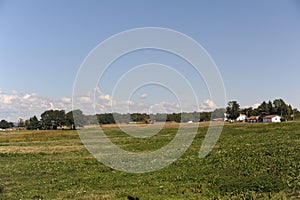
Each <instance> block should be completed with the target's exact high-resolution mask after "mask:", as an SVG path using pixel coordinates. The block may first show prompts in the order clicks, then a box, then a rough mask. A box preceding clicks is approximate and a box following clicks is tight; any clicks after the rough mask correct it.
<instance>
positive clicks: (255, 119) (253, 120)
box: [247, 116, 259, 122]
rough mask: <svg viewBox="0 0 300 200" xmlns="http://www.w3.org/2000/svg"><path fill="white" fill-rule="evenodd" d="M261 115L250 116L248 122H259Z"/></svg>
mask: <svg viewBox="0 0 300 200" xmlns="http://www.w3.org/2000/svg"><path fill="white" fill-rule="evenodd" d="M258 120H259V116H250V117H248V118H247V121H248V122H258Z"/></svg>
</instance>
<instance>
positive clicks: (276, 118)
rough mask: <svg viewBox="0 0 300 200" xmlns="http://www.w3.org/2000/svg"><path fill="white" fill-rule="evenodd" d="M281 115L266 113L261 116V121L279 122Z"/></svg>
mask: <svg viewBox="0 0 300 200" xmlns="http://www.w3.org/2000/svg"><path fill="white" fill-rule="evenodd" d="M280 119H281V117H280V116H278V115H267V116H265V117H263V122H281V121H280Z"/></svg>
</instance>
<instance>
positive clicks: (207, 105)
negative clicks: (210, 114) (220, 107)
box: [199, 99, 217, 112]
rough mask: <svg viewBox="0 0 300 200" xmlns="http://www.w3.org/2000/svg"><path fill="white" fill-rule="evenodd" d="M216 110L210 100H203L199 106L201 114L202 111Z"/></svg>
mask: <svg viewBox="0 0 300 200" xmlns="http://www.w3.org/2000/svg"><path fill="white" fill-rule="evenodd" d="M216 108H217V106H216V104H215V103H214V102H213V101H212V100H210V99H206V100H204V101H203V102H202V103H201V104H200V106H199V109H200V111H201V112H202V111H212V110H214V109H216Z"/></svg>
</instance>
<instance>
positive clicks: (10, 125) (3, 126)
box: [0, 119, 14, 129]
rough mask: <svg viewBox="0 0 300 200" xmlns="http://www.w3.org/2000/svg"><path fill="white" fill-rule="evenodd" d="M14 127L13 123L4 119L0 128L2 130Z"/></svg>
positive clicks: (0, 123) (0, 122)
mask: <svg viewBox="0 0 300 200" xmlns="http://www.w3.org/2000/svg"><path fill="white" fill-rule="evenodd" d="M12 127H14V124H13V123H12V122H8V121H6V120H4V119H2V120H1V121H0V128H2V129H6V128H12Z"/></svg>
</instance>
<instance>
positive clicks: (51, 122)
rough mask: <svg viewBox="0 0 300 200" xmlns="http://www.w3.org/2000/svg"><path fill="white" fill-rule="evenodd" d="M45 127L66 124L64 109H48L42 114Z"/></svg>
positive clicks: (55, 127)
mask: <svg viewBox="0 0 300 200" xmlns="http://www.w3.org/2000/svg"><path fill="white" fill-rule="evenodd" d="M41 121H42V128H43V129H57V127H59V126H63V125H66V118H65V111H64V110H47V111H45V112H43V113H42V114H41Z"/></svg>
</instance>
